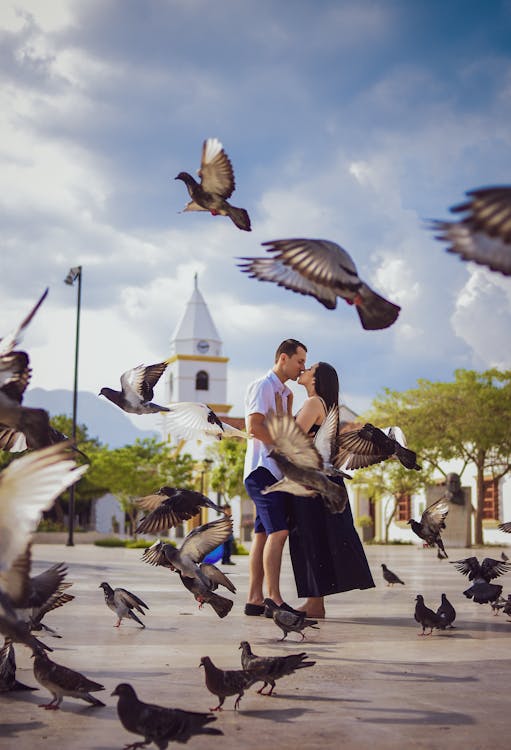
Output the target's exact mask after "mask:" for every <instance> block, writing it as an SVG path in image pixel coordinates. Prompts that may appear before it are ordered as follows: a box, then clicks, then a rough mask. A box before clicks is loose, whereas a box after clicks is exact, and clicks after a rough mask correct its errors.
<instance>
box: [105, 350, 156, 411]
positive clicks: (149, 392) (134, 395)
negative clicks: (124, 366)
mask: <svg viewBox="0 0 511 750" xmlns="http://www.w3.org/2000/svg"><path fill="white" fill-rule="evenodd" d="M166 367H167V362H158V363H157V364H155V365H148V366H147V367H146V366H145V365H138V366H137V367H133V368H132V369H131V370H126V372H123V374H122V375H121V390H120V391H114V390H113V388H106V387H105V388H102V389H101V390H100V392H99V395H100V396H104V397H105V398H107V399H108V400H109V401H111V402H112V403H113V404H115V405H116V406H118V407H119V409H122V410H123V411H126V412H128V413H129V414H156V413H157V412H160V411H168V409H167V407H166V406H159V405H158V404H154V403H153V402H152V401H151V399H152V398H153V396H154V387H155V385H156V383H157V382H158V380H159V379H160V378H161V376H162V375H163V373H164V372H165V369H166Z"/></svg>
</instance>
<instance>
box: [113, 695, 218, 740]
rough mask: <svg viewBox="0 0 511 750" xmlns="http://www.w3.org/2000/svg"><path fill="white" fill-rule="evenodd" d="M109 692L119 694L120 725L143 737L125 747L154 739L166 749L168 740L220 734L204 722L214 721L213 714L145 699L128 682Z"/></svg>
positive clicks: (118, 711) (118, 712)
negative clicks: (141, 739) (142, 739)
mask: <svg viewBox="0 0 511 750" xmlns="http://www.w3.org/2000/svg"><path fill="white" fill-rule="evenodd" d="M112 695H116V696H117V697H118V698H119V700H118V702H117V714H118V716H119V719H120V721H121V724H122V725H123V727H124V728H125V729H126V731H128V732H132V733H133V734H140V735H141V736H142V737H143V738H144V742H135V743H133V744H132V745H127V746H126V747H130V748H135V747H144V746H145V745H148V744H149V743H150V742H154V744H155V745H156V746H157V747H158V748H159V750H165V749H166V747H167V746H168V743H169V742H188V740H189V739H190V737H193V736H194V735H196V734H209V735H213V734H223V732H222V731H221V730H220V729H215V728H213V727H206V726H205V725H206V724H210V723H211V722H212V721H216V716H211V714H207V713H198V712H195V711H183V710H181V709H179V708H165V707H164V706H157V705H155V704H154V703H144V702H143V701H141V700H139V699H138V698H137V694H136V693H135V690H134V689H133V687H132V686H131V685H129V684H128V683H127V682H122V683H120V684H119V685H117V687H116V688H115V690H114V691H113V693H112Z"/></svg>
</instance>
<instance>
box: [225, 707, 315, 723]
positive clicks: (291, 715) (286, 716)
mask: <svg viewBox="0 0 511 750" xmlns="http://www.w3.org/2000/svg"><path fill="white" fill-rule="evenodd" d="M239 713H240V714H242V715H243V716H250V718H252V719H271V720H272V721H278V722H279V723H287V722H292V721H294V720H295V719H298V718H299V717H300V716H303V714H305V713H310V708H282V709H278V708H277V709H272V708H267V709H265V710H262V711H258V710H256V711H254V710H250V709H249V710H248V711H239Z"/></svg>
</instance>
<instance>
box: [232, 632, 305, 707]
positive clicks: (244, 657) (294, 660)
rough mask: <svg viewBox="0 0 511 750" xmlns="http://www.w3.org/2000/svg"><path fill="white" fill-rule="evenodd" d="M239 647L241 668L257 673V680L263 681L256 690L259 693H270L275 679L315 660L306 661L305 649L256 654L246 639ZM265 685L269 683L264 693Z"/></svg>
mask: <svg viewBox="0 0 511 750" xmlns="http://www.w3.org/2000/svg"><path fill="white" fill-rule="evenodd" d="M240 649H241V666H242V668H243V669H244V670H246V671H248V672H253V673H254V674H257V676H258V677H259V680H260V681H261V682H263V683H264V684H263V686H262V688H259V690H258V691H257V692H258V693H259V694H260V695H272V693H273V690H274V688H275V681H276V680H280V678H281V677H286V676H287V675H290V674H293V673H294V672H295V671H296V670H297V669H304V668H305V667H313V666H314V664H315V663H316V662H315V661H307V658H308V657H307V654H306V653H305V651H302V652H301V653H300V654H287V655H286V656H257V655H256V654H254V653H252V649H251V647H250V643H248V641H241V643H240ZM266 685H270V690H269V691H268V692H266V693H265V692H264V688H265V687H266Z"/></svg>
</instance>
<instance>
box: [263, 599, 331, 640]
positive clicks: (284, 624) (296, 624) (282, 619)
mask: <svg viewBox="0 0 511 750" xmlns="http://www.w3.org/2000/svg"><path fill="white" fill-rule="evenodd" d="M271 614H272V617H273V622H274V623H275V625H278V627H279V628H280V629H281V630H282V632H283V633H284V635H283V637H282V638H280V640H281V641H283V640H284V638H286V636H287V634H288V633H300V635H301V636H302V641H303V640H304V638H305V635H304V633H303V631H304V630H305V628H314V630H319V628H318V627H317V624H318V621H317V620H310V619H308V618H307V614H306V613H305V612H299V613H296V612H289V611H287V610H285V609H279V608H278V607H276V608H275V609H274V610H273V611H272V613H271Z"/></svg>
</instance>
